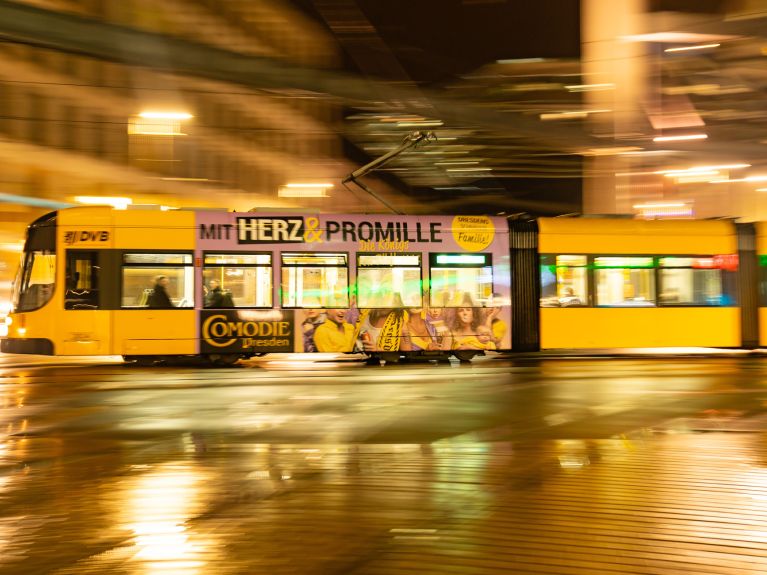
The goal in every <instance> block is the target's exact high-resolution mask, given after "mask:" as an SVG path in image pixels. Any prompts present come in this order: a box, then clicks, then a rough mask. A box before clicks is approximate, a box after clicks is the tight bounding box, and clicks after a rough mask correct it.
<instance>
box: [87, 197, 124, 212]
mask: <svg viewBox="0 0 767 575" xmlns="http://www.w3.org/2000/svg"><path fill="white" fill-rule="evenodd" d="M75 201H76V202H77V203H78V204H86V205H91V206H112V207H113V208H115V209H117V210H124V209H126V208H127V207H128V206H129V205H131V204H132V203H133V200H132V199H130V198H123V197H118V196H75Z"/></svg>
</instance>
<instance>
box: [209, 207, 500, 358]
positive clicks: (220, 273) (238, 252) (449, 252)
mask: <svg viewBox="0 0 767 575" xmlns="http://www.w3.org/2000/svg"><path fill="white" fill-rule="evenodd" d="M198 228H199V237H198V247H199V249H200V250H201V254H200V255H201V260H202V278H201V279H202V281H203V284H204V285H206V289H211V290H213V291H215V292H216V293H217V292H220V291H222V290H223V291H224V292H225V293H227V294H228V295H229V297H230V298H231V305H227V306H224V307H234V308H236V309H230V310H222V309H215V310H213V309H205V310H203V311H202V312H201V318H200V330H201V339H202V344H201V346H202V348H201V351H202V352H204V353H205V352H209V353H222V352H226V353H229V352H234V351H254V352H256V353H261V352H263V353H271V352H282V351H297V352H337V353H338V352H368V353H370V352H398V351H401V352H440V351H444V352H449V351H455V350H476V351H492V350H499V349H510V347H511V336H510V330H509V325H510V315H511V310H510V307H509V301H510V297H509V290H510V286H509V280H508V269H509V261H508V228H507V226H506V222H505V220H504V219H503V218H491V217H487V216H430V217H425V216H424V217H420V216H394V215H393V216H386V215H343V216H336V215H325V214H319V215H309V214H301V215H285V214H280V215H269V214H261V213H250V212H247V213H227V212H206V213H200V214H198ZM206 307H208V306H206ZM213 307H216V308H218V307H219V306H218V305H216V306H213ZM254 308H262V309H254ZM265 308H268V309H265ZM275 314H278V315H279V317H277V316H276V315H275ZM266 318H268V319H266Z"/></svg>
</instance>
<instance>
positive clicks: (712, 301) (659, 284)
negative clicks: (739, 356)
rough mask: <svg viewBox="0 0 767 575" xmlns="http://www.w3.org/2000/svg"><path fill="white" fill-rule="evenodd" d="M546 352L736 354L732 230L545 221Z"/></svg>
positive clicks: (694, 224) (705, 224) (713, 224)
mask: <svg viewBox="0 0 767 575" xmlns="http://www.w3.org/2000/svg"><path fill="white" fill-rule="evenodd" d="M538 225H539V229H540V234H539V253H540V258H541V269H540V289H541V309H540V322H541V348H543V349H557V348H559V349H562V348H564V349H579V348H616V347H632V348H633V347H636V348H647V347H684V346H703V347H738V346H740V345H741V340H742V338H741V317H740V309H739V307H738V304H737V299H738V293H737V286H736V282H735V277H736V273H737V261H738V259H737V253H738V245H737V238H736V231H735V227H734V225H733V224H731V223H729V222H721V221H643V220H630V219H608V218H557V219H551V218H542V219H540V220H539V222H538Z"/></svg>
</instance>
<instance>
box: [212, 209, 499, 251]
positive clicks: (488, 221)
mask: <svg viewBox="0 0 767 575" xmlns="http://www.w3.org/2000/svg"><path fill="white" fill-rule="evenodd" d="M197 223H198V226H199V243H198V246H199V247H200V249H202V250H230V249H239V250H242V249H247V248H249V247H254V246H255V247H266V246H268V245H269V244H283V245H284V246H285V248H286V249H291V245H295V246H296V247H297V248H299V247H300V249H301V250H308V251H325V250H344V251H347V252H357V251H360V252H406V251H419V250H420V251H445V252H463V251H467V252H479V251H493V252H495V251H498V250H500V253H502V252H503V251H508V235H507V234H508V230H507V227H506V222H505V220H504V219H503V218H491V217H488V216H382V215H358V214H355V215H335V214H318V215H306V214H301V215H285V214H275V215H271V214H261V213H251V212H241V213H237V212H213V211H211V212H199V213H198V214H197ZM500 253H499V255H500Z"/></svg>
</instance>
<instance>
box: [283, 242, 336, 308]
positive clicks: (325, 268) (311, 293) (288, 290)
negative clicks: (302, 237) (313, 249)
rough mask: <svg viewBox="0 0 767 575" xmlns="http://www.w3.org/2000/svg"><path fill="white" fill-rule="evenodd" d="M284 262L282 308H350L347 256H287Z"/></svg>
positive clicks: (293, 254) (310, 254)
mask: <svg viewBox="0 0 767 575" xmlns="http://www.w3.org/2000/svg"><path fill="white" fill-rule="evenodd" d="M281 261H282V282H281V291H282V307H298V308H348V307H349V259H348V256H347V254H340V253H283V254H282V258H281Z"/></svg>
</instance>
